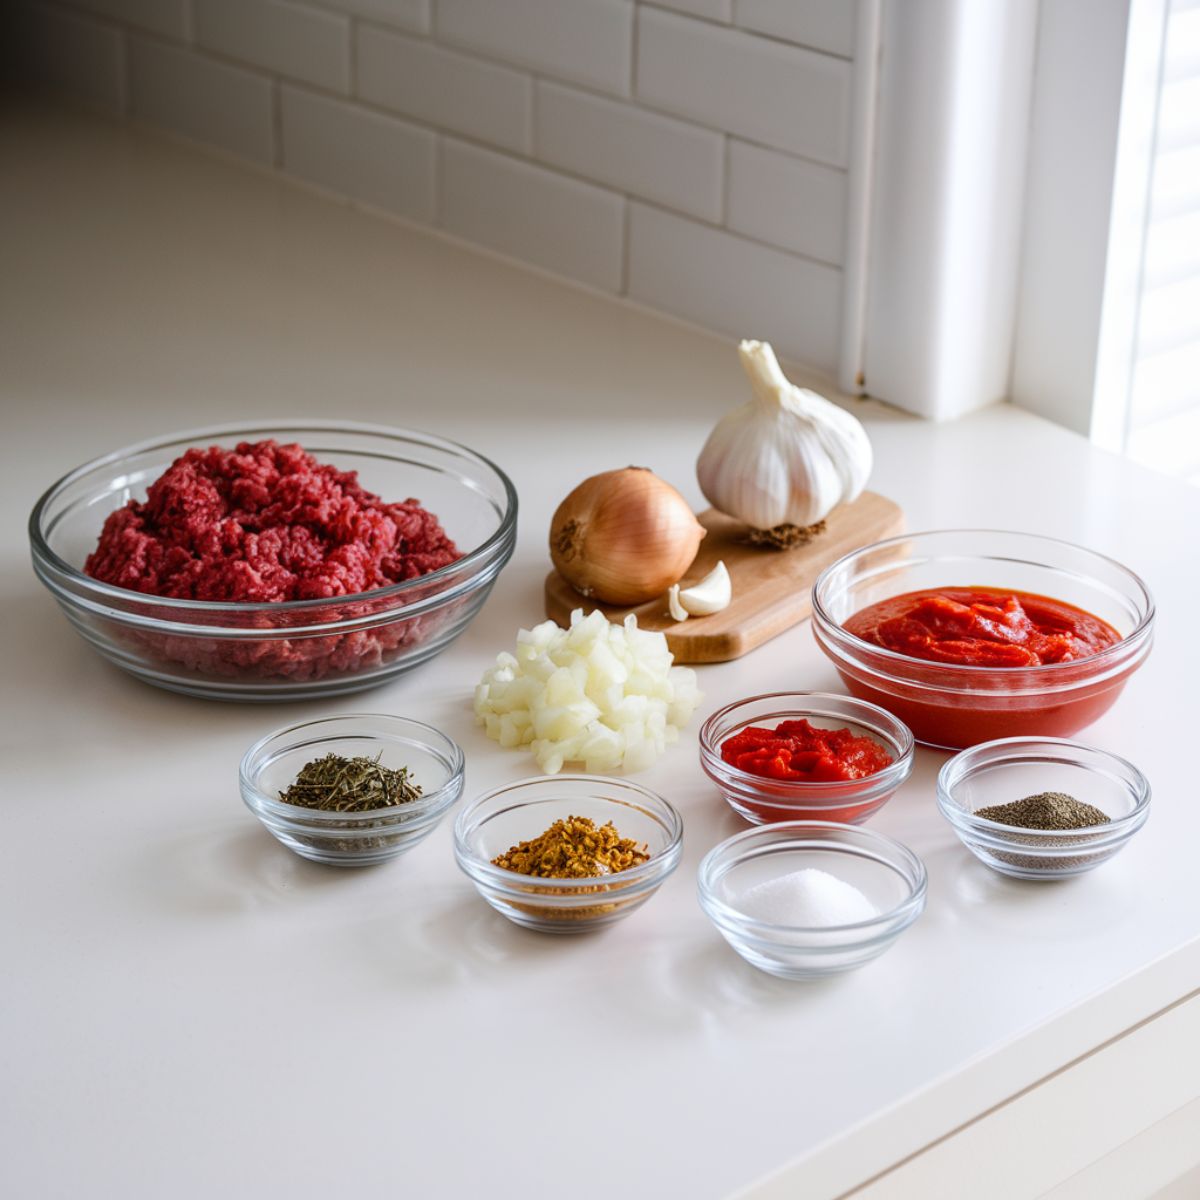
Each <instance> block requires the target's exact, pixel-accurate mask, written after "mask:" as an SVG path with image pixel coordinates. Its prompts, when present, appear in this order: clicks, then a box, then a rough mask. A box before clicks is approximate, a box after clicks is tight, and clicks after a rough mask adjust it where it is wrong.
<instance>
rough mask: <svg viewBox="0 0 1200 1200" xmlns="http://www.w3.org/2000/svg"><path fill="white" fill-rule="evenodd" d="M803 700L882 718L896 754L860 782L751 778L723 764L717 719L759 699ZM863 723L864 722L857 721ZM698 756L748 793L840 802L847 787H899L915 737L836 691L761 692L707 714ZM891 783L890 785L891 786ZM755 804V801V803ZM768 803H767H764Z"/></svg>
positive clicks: (876, 709) (882, 712)
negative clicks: (775, 790) (777, 792)
mask: <svg viewBox="0 0 1200 1200" xmlns="http://www.w3.org/2000/svg"><path fill="white" fill-rule="evenodd" d="M800 697H804V698H806V699H810V700H818V701H820V700H836V701H837V702H838V703H839V704H846V705H851V706H854V707H856V708H860V709H862V710H864V711H866V712H869V713H870V714H871V715H873V716H878V717H880V718H882V719H883V722H884V723H885V724H887V725H889V726H891V727H893V729H894V731H895V732H896V733H897V734H898V736H897V737H896V740H895V743H894V746H895V748H897V749H898V750H899V751H900V753H899V754H897V756H896V757H895V758H894V759H893V760H892V761H891V762H890V763H889V764H888V765H887V766H886V767H884V768H882V769H881V770H879V771H876V772H874V773H873V774H871V775H864V776H862V777H861V778H860V779H831V780H819V781H814V780H805V779H768V778H766V777H765V776H762V775H755V774H753V773H752V772H750V771H743V770H742V769H741V767H735V766H734V765H733V764H732V763H729V762H726V761H725V760H724V759H723V758H722V757H721V753H720V746H719V745H718V744H717V743H716V742H715V741H714V740H713V737H712V729H713V728H714V727H715V723H716V722H717V721H718V719H719V718H721V717H724V716H727V715H729V714H730V713H732V712H733V711H734V710H735V709H738V708H741V707H742V706H743V705H746V704H755V703H757V702H758V701H760V700H775V699H781V700H783V699H789V700H790V699H792V698H800ZM811 713H812V710H803V709H797V710H796V716H798V717H807V716H809V715H811ZM846 719H847V720H850V721H853V720H854V718H853V717H847V718H846ZM859 723H860V724H864V722H859ZM698 737H699V742H700V755H701V759H702V763H703V764H704V765H706V766H707V765H708V764H712V765H713V767H714V768H715V769H716V770H717V771H718V774H721V775H727V776H729V777H730V778H729V782H731V783H734V784H738V785H740V786H742V787H744V788H746V789H747V790H749V791H754V792H758V791H759V790H761V789H762V787H763V786H764V785H770V786H772V787H779V788H789V789H795V798H796V800H801V799H804V800H807V801H808V802H810V803H811V802H813V801H819V800H821V799H828V800H829V801H830V802H831V805H832V804H833V802H835V801H838V800H841V801H843V802H844V801H846V800H850V799H852V798H853V797H851V796H849V795H847V788H848V787H850V786H851V785H858V786H857V787H856V789H855V790H861V791H867V790H870V789H875V788H882V786H883V784H884V783H885V782H886V783H887V784H889V785H892V786H895V787H899V786H900V784H901V783H903V782H904V780H905V779H907V778H908V776H909V775H910V774H911V772H912V767H913V762H914V760H915V757H916V738H914V736H913V732H912V730H911V729H909V727H908V726H907V725H905V724H904V722H903V721H901V720H900V718H899V717H896V716H893V715H892V714H891V713H890V712H888V711H887V709H886V708H881V707H880V706H879V705H878V704H872V703H871V702H870V701H869V700H860V699H858V697H857V696H842V695H839V694H838V693H836V692H762V693H760V694H759V695H757V696H746V697H743V698H742V699H741V700H734V701H733V702H732V703H730V704H726V705H724V707H722V708H719V709H717V710H716V712H714V713H711V714H710V715H709V716H708V718H707V719H706V720H705V722H704V724H703V725H701V726H700V732H699V735H698ZM893 780H894V784H893ZM776 801H777V802H779V803H781V804H783V805H786V804H788V803H789V802H790V801H789V800H788V798H786V797H782V796H780V797H776ZM755 802H756V803H757V802H758V801H757V799H756V801H755ZM768 802H769V801H768Z"/></svg>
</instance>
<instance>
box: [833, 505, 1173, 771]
mask: <svg viewBox="0 0 1200 1200" xmlns="http://www.w3.org/2000/svg"><path fill="white" fill-rule="evenodd" d="M929 599H933V601H934V603H933V605H932V615H930V612H928V611H927V612H920V611H917V610H918V609H919V608H920V607H921V606H922V605H924V607H925V608H926V609H927V610H928V609H929V608H930V606H929V605H928V604H926V603H925V602H926V601H927V600H929ZM812 607H813V634H814V636H815V637H816V640H817V644H818V645H819V646H820V647H821V649H822V650H823V651H824V652H825V654H826V655H827V656H828V657H829V658H830V660H831V661H832V662H833V664H834V666H835V667H836V668H837V671H838V674H839V675H841V677H842V680H843V681H844V682H845V684H846V687H847V689H848V690H849V691H850V692H851V693H852V694H853V695H855V696H857V697H859V698H860V699H863V700H867V701H870V702H871V703H873V704H878V705H880V706H881V707H883V708H886V709H887V710H888V712H891V713H894V714H895V715H896V716H897V717H898V718H899V719H900V720H902V721H903V722H904V723H905V724H906V725H907V726H908V727H909V728H910V729H911V730H912V731H913V734H914V736H915V737H916V738H917V740H918V741H919V742H922V743H924V744H925V745H928V746H939V747H943V748H946V749H953V750H959V749H962V748H964V747H967V746H975V745H978V744H979V743H981V742H989V741H993V740H995V739H997V738H1007V737H1070V736H1072V735H1073V734H1075V733H1077V732H1078V731H1079V730H1080V729H1083V728H1084V727H1085V726H1087V725H1090V724H1092V722H1093V721H1095V720H1097V719H1098V718H1099V717H1101V716H1102V715H1103V714H1104V713H1105V712H1107V711H1108V709H1109V708H1111V707H1112V704H1113V702H1114V701H1115V700H1116V699H1117V697H1118V696H1119V695H1120V694H1121V689H1122V688H1123V687H1124V686H1125V684H1126V683H1127V682H1128V680H1129V677H1130V676H1131V675H1132V674H1133V672H1134V671H1136V670H1137V669H1138V667H1139V666H1141V664H1142V662H1143V661H1144V660H1145V658H1146V656H1147V655H1148V654H1149V653H1150V646H1151V642H1152V640H1153V636H1154V601H1153V599H1152V597H1151V595H1150V591H1149V589H1148V588H1147V587H1146V585H1145V584H1144V583H1143V582H1142V581H1141V579H1139V578H1138V577H1137V575H1135V574H1134V573H1133V572H1132V571H1130V570H1129V569H1128V568H1127V567H1124V566H1122V565H1121V564H1120V563H1118V562H1116V561H1114V560H1113V559H1111V558H1107V557H1105V556H1104V555H1103V554H1097V553H1096V552H1094V551H1092V550H1087V549H1084V548H1083V547H1082V546H1074V545H1072V544H1071V543H1069V542H1062V541H1058V540H1057V539H1055V538H1048V537H1041V536H1040V535H1037V534H1030V533H1011V532H1004V531H1000V530H979V529H975V530H972V529H960V530H943V531H939V532H931V533H913V534H905V535H902V536H900V537H895V538H889V539H888V540H887V541H883V542H876V543H875V544H873V545H870V546H866V547H864V548H863V549H861V550H856V551H854V552H853V553H851V554H847V555H846V556H845V557H843V558H840V559H838V561H837V562H835V563H833V564H832V565H831V566H829V567H827V568H826V569H825V570H824V571H823V572H822V573H821V574H820V575H819V576H818V577H817V582H816V584H815V585H814V587H813V600H812ZM889 612H890V614H891V623H890V628H889V629H887V632H888V634H889V637H890V640H891V641H892V646H891V647H890V648H889V646H888V645H885V644H876V642H875V641H873V640H867V637H866V636H858V635H857V634H856V633H853V632H851V631H850V629H848V628H847V624H852V625H855V626H858V625H860V623H862V622H863V621H864V619H866V618H870V617H871V615H872V614H883V615H885V616H886V615H887V614H888V613H889ZM909 618H912V619H911V620H910V619H909ZM923 621H924V622H925V624H922V622H923ZM939 622H941V624H940V625H939ZM868 624H870V622H869V621H868ZM875 628H876V629H885V626H884V624H883V621H882V618H880V619H878V620H876V621H875ZM930 629H932V630H933V632H932V633H930ZM1023 630H1028V631H1029V632H1028V636H1027V637H1026V634H1025V633H1024V632H1023ZM893 634H894V635H896V636H891V635H893ZM871 636H874V634H873V633H872V635H871ZM906 637H912V638H913V639H914V641H913V643H912V644H913V646H914V651H913V652H912V653H906V652H903V650H902V649H896V648H895V647H896V646H900V647H904V646H906V645H907V643H906V641H905V638H906ZM921 639H924V641H925V644H924V646H922V645H921ZM1026 640H1027V641H1028V642H1029V643H1030V644H1031V645H1032V647H1033V649H1032V650H1030V651H1029V653H1028V654H1025V653H1024V647H1023V641H1026ZM1064 646H1066V647H1069V650H1070V652H1069V655H1066V656H1064V650H1063V648H1064ZM1042 648H1045V649H1046V653H1043V652H1042ZM918 649H919V651H920V652H919V653H918V652H917V650H918ZM960 651H961V657H960V659H959V661H954V657H955V655H957V654H959V653H960ZM1035 651H1036V652H1035ZM921 654H933V655H935V656H940V658H930V657H921V656H920V655H921ZM1023 655H1024V656H1025V657H1026V658H1028V659H1029V660H1030V661H1027V662H1020V661H1019V660H1020V659H1021V658H1022V656H1023ZM1055 655H1058V656H1060V657H1059V658H1058V660H1054V656H1055Z"/></svg>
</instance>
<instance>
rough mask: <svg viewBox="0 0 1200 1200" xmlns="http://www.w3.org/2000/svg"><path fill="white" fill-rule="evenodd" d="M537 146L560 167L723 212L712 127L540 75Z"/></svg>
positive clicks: (710, 213)
mask: <svg viewBox="0 0 1200 1200" xmlns="http://www.w3.org/2000/svg"><path fill="white" fill-rule="evenodd" d="M537 152H538V157H539V158H540V159H542V160H544V161H545V162H548V163H551V164H553V165H554V166H557V167H562V168H563V169H564V170H567V171H574V172H575V173H576V174H578V175H585V176H587V177H588V178H590V179H595V180H597V181H599V182H600V183H607V184H610V185H611V186H613V187H617V188H621V189H623V190H625V191H629V192H635V193H636V194H637V195H639V196H644V197H646V198H647V199H649V200H659V201H661V202H662V203H664V204H669V205H671V206H672V207H674V208H678V209H679V210H680V211H682V212H687V213H694V214H695V215H696V216H698V217H703V218H705V219H706V220H709V221H719V220H720V219H721V194H722V172H723V167H724V138H723V137H722V136H721V134H719V133H716V132H714V131H713V130H711V129H702V128H701V127H700V126H699V125H689V124H687V123H686V122H684V121H677V120H675V119H674V118H673V117H664V116H661V115H659V114H658V113H652V112H646V111H645V110H644V109H641V108H638V107H637V106H636V105H633V104H624V103H621V102H619V101H616V100H606V99H604V98H603V97H600V96H595V95H592V94H591V93H589V92H580V91H576V90H575V89H574V88H568V87H560V86H559V85H558V84H554V83H546V82H540V83H539V84H538V98H537Z"/></svg>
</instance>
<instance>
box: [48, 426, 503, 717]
mask: <svg viewBox="0 0 1200 1200" xmlns="http://www.w3.org/2000/svg"><path fill="white" fill-rule="evenodd" d="M266 438H273V439H274V440H275V441H277V442H281V443H288V442H298V443H299V444H300V445H302V446H303V447H304V448H305V450H307V451H308V452H309V453H310V454H312V455H313V456H314V457H315V458H316V459H317V460H318V461H319V462H322V463H329V464H332V465H333V466H335V467H337V468H338V469H339V470H341V471H357V472H358V476H359V482H360V483H361V484H362V486H363V487H365V488H366V489H367V490H368V491H371V492H375V493H376V494H377V495H379V496H382V497H383V498H384V499H385V500H389V501H399V500H404V499H407V498H409V497H415V498H416V499H418V500H419V501H420V502H421V504H422V505H423V506H424V507H425V508H427V509H428V510H429V511H430V512H432V513H434V514H436V516H437V517H438V519H439V520H440V522H441V524H442V527H443V528H444V529H445V530H446V532H447V533H448V534H449V536H450V537H451V538H453V539H454V541H455V543H456V544H457V545H458V548H459V549H460V550H461V551H462V552H463V557H462V558H460V559H459V560H458V561H457V562H453V563H450V564H449V565H448V566H445V567H442V568H441V569H440V570H437V571H431V572H430V573H429V574H428V575H422V576H420V577H419V578H417V579H410V580H407V581H405V582H402V583H396V584H392V585H391V586H389V587H383V588H378V589H376V590H374V591H369V592H361V593H358V594H355V595H349V596H338V597H336V598H334V599H320V600H297V601H286V602H276V603H271V602H263V603H232V602H231V603H213V602H208V601H200V600H175V599H168V598H164V597H159V596H149V595H145V594H143V593H140V592H133V591H129V590H127V589H125V588H119V587H114V586H112V585H110V584H107V583H100V582H99V581H97V580H95V579H92V578H91V577H90V576H88V575H86V574H84V571H83V566H84V563H85V561H86V560H87V557H88V555H89V554H90V553H91V552H92V550H93V549H95V546H96V543H97V539H98V538H99V536H100V530H101V528H102V526H103V525H104V521H105V519H106V518H107V517H108V515H109V513H111V512H114V511H115V510H116V509H119V508H122V507H123V506H124V505H125V504H126V503H127V502H128V501H129V500H131V499H136V500H142V499H144V498H145V496H146V489H147V487H148V486H149V485H150V484H152V483H153V482H154V481H155V480H156V479H157V478H158V477H159V476H160V475H161V474H162V473H163V471H165V470H166V468H167V467H168V466H170V465H171V463H172V462H173V461H174V460H175V459H176V458H178V457H179V456H180V455H181V454H183V453H184V451H186V450H188V449H189V448H191V447H193V446H199V447H204V446H212V445H221V446H224V447H227V448H232V447H233V446H234V445H236V444H237V443H238V442H255V441H261V440H263V439H266ZM516 529H517V493H516V490H515V489H514V487H513V485H512V483H511V481H510V480H509V478H508V476H506V475H505V474H504V472H503V471H501V470H500V468H499V467H497V466H495V465H494V464H493V463H491V462H489V461H488V460H487V459H486V458H484V457H483V456H482V455H479V454H476V453H475V451H473V450H469V449H467V447H466V446H460V445H458V443H456V442H451V441H447V440H446V439H444V438H440V437H435V436H433V435H432V434H427V433H416V432H413V431H411V430H404V429H390V428H387V427H384V426H375V425H359V424H349V423H343V422H334V421H298V422H295V423H291V424H270V423H258V424H243V425H232V426H226V427H220V428H209V429H197V430H192V431H190V432H187V433H178V434H173V435H171V436H170V437H165V438H161V439H155V440H152V441H148V442H142V443H140V444H138V445H136V446H130V447H128V448H127V449H124V450H118V451H116V452H115V453H113V454H107V455H105V456H104V457H103V458H98V459H94V460H93V461H92V462H89V463H85V464H84V465H83V466H81V467H77V468H76V469H75V470H74V471H72V472H70V474H68V475H65V476H64V477H63V478H62V479H60V480H59V481H58V482H57V483H55V484H54V485H53V486H52V487H51V488H50V489H49V491H47V492H46V494H45V495H44V496H42V498H41V499H40V500H39V501H38V502H37V504H36V505H35V507H34V509H33V513H32V514H31V516H30V518H29V539H30V545H31V548H32V554H33V567H34V570H35V572H36V573H37V575H38V578H39V579H41V581H42V582H43V583H44V584H45V585H46V587H47V588H49V589H50V592H51V594H52V595H53V596H54V598H55V599H56V600H57V601H58V603H59V605H60V606H61V607H62V610H63V612H64V613H65V614H66V616H67V619H68V620H69V621H70V622H71V624H72V625H73V626H74V627H75V629H76V630H77V631H78V633H79V634H81V635H82V637H83V638H84V639H85V640H86V641H87V642H88V643H89V644H90V645H92V646H93V647H94V648H95V649H96V650H98V651H99V652H100V654H102V655H103V656H104V657H105V658H106V659H108V660H109V661H110V662H112V663H115V664H116V665H117V666H118V667H121V668H122V669H123V670H125V671H128V672H129V673H130V674H132V675H136V676H137V677H138V678H139V679H143V680H145V681H146V682H147V683H152V684H155V685H157V686H159V687H164V688H168V689H170V690H171V691H177V692H185V693H188V694H191V695H196V696H206V697H212V698H215V699H222V700H257V701H272V700H287V699H307V698H310V697H314V696H326V695H335V694H339V693H343V692H354V691H359V690H361V689H363V688H369V687H374V686H375V685H377V684H380V683H385V682H387V681H388V680H389V679H391V678H393V677H394V676H396V675H399V674H401V673H402V672H404V671H408V670H411V669H412V668H413V667H415V666H417V665H418V664H419V663H422V662H425V661H426V659H429V658H432V657H433V656H434V655H435V654H437V653H439V652H440V651H441V650H443V649H445V647H446V646H447V645H449V643H450V642H451V641H453V640H454V638H456V637H457V636H458V635H459V634H460V633H462V631H463V630H464V629H465V628H466V627H467V625H468V624H470V622H471V619H472V618H473V617H474V616H475V614H476V613H477V612H478V611H479V609H480V607H481V605H482V604H483V602H484V600H485V599H486V598H487V595H488V592H489V591H490V590H491V588H492V584H493V583H494V582H495V580H496V577H497V575H499V573H500V571H501V569H502V568H503V567H504V565H505V563H507V562H508V560H509V558H510V556H511V555H512V550H513V545H514V542H515V540H516Z"/></svg>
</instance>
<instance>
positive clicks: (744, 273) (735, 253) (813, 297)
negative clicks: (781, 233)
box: [629, 202, 842, 372]
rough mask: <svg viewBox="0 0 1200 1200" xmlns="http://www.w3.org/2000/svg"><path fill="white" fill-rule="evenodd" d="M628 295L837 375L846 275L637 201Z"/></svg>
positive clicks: (631, 235) (631, 232)
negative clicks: (768, 344)
mask: <svg viewBox="0 0 1200 1200" xmlns="http://www.w3.org/2000/svg"><path fill="white" fill-rule="evenodd" d="M629 222H630V225H629V294H630V296H632V297H633V298H634V299H636V300H641V301H643V302H644V303H646V304H649V305H652V306H653V307H654V308H659V309H665V310H666V311H667V312H673V313H678V314H679V315H680V316H684V317H688V318H690V319H691V320H693V321H695V322H697V323H698V324H700V325H705V326H707V327H708V328H709V329H717V330H721V331H722V332H725V333H728V334H729V335H730V336H732V337H750V338H761V339H765V340H766V341H769V342H771V343H772V344H773V345H774V346H775V348H776V350H778V351H779V352H780V353H781V354H786V355H789V356H791V357H793V358H798V359H802V360H803V361H804V362H807V363H810V364H811V365H812V366H815V367H818V368H820V369H822V370H825V371H829V372H833V371H834V370H835V369H836V365H837V354H838V329H839V326H840V322H841V291H842V273H841V271H839V270H838V269H837V268H836V267H829V266H825V265H824V264H822V263H815V262H811V261H809V260H808V259H804V258H797V257H795V256H794V255H791V254H786V253H784V252H783V251H782V250H773V249H771V248H770V247H768V246H760V245H758V244H757V243H756V242H748V241H746V240H745V239H744V238H739V237H736V236H734V235H733V234H730V233H725V232H724V231H722V230H719V229H711V228H709V227H708V226H706V225H700V224H697V223H696V222H695V221H689V220H686V219H685V218H683V217H677V216H675V215H673V214H671V213H665V212H661V211H659V210H658V209H655V208H650V207H648V206H647V205H644V204H638V203H636V202H633V203H631V204H630V210H629Z"/></svg>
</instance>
